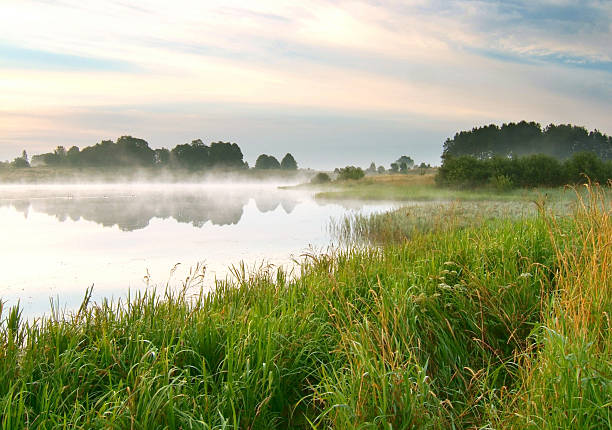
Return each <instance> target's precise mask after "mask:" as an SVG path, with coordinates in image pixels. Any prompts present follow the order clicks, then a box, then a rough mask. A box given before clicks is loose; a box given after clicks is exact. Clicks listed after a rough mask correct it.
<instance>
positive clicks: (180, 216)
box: [0, 184, 392, 316]
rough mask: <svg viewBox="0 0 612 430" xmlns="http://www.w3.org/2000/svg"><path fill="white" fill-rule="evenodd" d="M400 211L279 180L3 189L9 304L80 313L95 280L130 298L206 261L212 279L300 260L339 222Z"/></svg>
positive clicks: (175, 280) (99, 289)
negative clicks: (324, 196)
mask: <svg viewBox="0 0 612 430" xmlns="http://www.w3.org/2000/svg"><path fill="white" fill-rule="evenodd" d="M391 207H392V204H391V203H386V204H381V203H377V204H366V203H360V202H350V203H346V202H342V203H340V202H337V203H334V202H326V203H321V202H317V201H315V200H314V199H313V197H312V195H311V194H310V193H307V192H302V191H293V190H279V189H278V188H277V187H276V186H275V185H267V186H264V185H258V186H255V185H232V186H230V185H211V184H208V185H191V184H190V185H146V184H139V185H123V186H118V185H112V186H111V185H95V186H92V185H90V186H60V185H54V186H51V185H49V186H40V185H39V186H0V223H1V224H0V225H2V245H1V248H0V300H2V301H4V302H7V304H8V305H12V304H15V303H17V301H20V303H21V305H22V308H23V310H24V314H26V315H29V316H31V315H40V314H42V313H45V312H48V311H49V309H50V304H49V300H50V298H53V300H54V301H58V302H59V305H60V307H61V308H66V309H73V308H75V307H77V306H78V305H79V304H80V302H81V300H82V298H83V294H84V291H85V289H86V288H87V287H88V286H91V285H94V295H93V298H94V299H95V300H99V299H100V298H102V297H109V298H110V297H114V298H119V297H125V296H126V294H127V291H128V289H129V290H132V291H134V290H139V289H144V288H146V285H147V278H148V279H149V281H148V282H149V285H157V286H165V285H166V284H167V283H168V284H170V285H171V286H179V285H181V281H182V280H184V279H185V277H186V276H187V274H188V273H189V271H190V269H192V268H193V267H194V266H196V265H197V264H201V265H204V266H205V267H206V271H205V277H204V282H205V284H207V285H212V284H213V283H214V279H215V277H217V278H222V279H224V278H225V277H226V276H228V273H229V272H228V267H230V266H231V265H237V264H239V263H240V262H241V261H243V262H245V263H246V265H247V266H248V267H256V266H259V265H261V264H262V263H270V264H274V265H277V266H278V265H284V266H291V262H292V259H293V258H294V257H297V258H299V256H300V255H301V254H302V253H304V252H309V251H324V250H326V249H327V247H328V246H330V245H333V244H332V238H331V237H330V235H329V233H328V231H327V226H328V223H329V221H330V219H332V218H339V217H341V216H342V215H344V214H345V213H347V212H349V211H361V212H364V213H371V212H377V211H383V210H387V209H390V208H391ZM177 264H178V266H176V265H177ZM175 266H176V269H175V270H174V271H173V270H172V269H173V267H175Z"/></svg>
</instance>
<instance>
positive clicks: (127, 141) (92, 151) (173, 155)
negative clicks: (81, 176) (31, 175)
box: [3, 136, 298, 170]
mask: <svg viewBox="0 0 612 430" xmlns="http://www.w3.org/2000/svg"><path fill="white" fill-rule="evenodd" d="M31 161H32V164H33V165H45V166H50V167H102V168H111V167H113V168H114V167H156V166H157V167H171V168H183V169H188V170H202V169H210V168H224V169H226V168H229V169H246V168H248V167H249V165H248V163H247V162H245V161H244V157H243V154H242V150H241V149H240V147H239V146H238V145H237V144H236V143H230V142H221V141H219V142H211V143H210V145H206V144H205V143H204V142H203V141H202V140H201V139H196V140H193V141H192V142H191V143H185V144H179V145H176V146H175V147H174V148H172V149H167V148H159V149H152V148H151V147H149V144H148V142H147V141H146V140H144V139H139V138H136V137H132V136H121V137H120V138H118V139H117V141H116V142H113V141H112V140H103V141H101V142H99V143H97V144H95V145H92V146H87V147H85V148H83V149H79V148H78V147H77V146H72V147H71V148H70V149H68V150H66V149H65V148H64V147H63V146H58V147H57V148H56V149H55V150H54V151H53V152H48V153H44V154H40V155H35V156H33V157H32V160H31ZM3 166H4V167H7V166H10V167H15V168H23V167H30V160H29V159H28V156H27V153H26V152H25V150H24V151H23V153H22V156H21V157H17V158H15V160H14V161H13V162H11V163H3ZM297 167H298V166H297V162H296V161H295V158H294V157H293V155H291V154H289V153H288V154H286V155H285V157H284V158H283V159H282V161H281V162H280V163H279V162H278V160H277V159H276V158H275V157H273V156H269V155H266V154H262V155H260V156H259V158H258V159H257V162H256V164H255V168H256V169H284V170H296V169H297Z"/></svg>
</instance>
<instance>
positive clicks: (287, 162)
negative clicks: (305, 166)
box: [280, 153, 298, 170]
mask: <svg viewBox="0 0 612 430" xmlns="http://www.w3.org/2000/svg"><path fill="white" fill-rule="evenodd" d="M280 168H281V169H283V170H297V168H298V165H297V162H296V161H295V158H293V155H291V154H290V153H287V154H285V156H284V157H283V159H282V160H281V163H280Z"/></svg>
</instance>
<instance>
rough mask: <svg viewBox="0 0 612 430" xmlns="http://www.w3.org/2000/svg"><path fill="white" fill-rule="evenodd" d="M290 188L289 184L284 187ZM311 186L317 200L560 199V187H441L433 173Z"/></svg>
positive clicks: (563, 195)
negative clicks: (543, 197) (502, 188)
mask: <svg viewBox="0 0 612 430" xmlns="http://www.w3.org/2000/svg"><path fill="white" fill-rule="evenodd" d="M287 188H292V187H287ZM298 188H306V189H313V190H315V192H316V194H315V196H316V198H317V199H321V200H341V199H354V200H393V201H454V200H462V201H491V200H495V201H523V202H529V201H533V200H537V199H539V198H541V197H542V196H547V198H548V199H549V200H564V199H565V198H566V193H565V192H564V189H563V188H537V189H522V188H514V189H511V190H504V191H500V190H497V189H495V188H492V187H482V188H478V189H467V188H463V189H462V188H451V187H442V186H439V185H436V184H435V174H434V173H428V174H426V175H418V174H408V175H401V174H396V175H377V176H369V177H365V178H363V179H360V180H346V181H333V182H331V183H328V184H318V185H310V184H308V185H306V184H304V185H301V186H299V187H298Z"/></svg>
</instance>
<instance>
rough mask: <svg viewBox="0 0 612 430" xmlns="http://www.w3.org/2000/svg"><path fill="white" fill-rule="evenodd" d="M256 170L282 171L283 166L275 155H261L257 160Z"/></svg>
mask: <svg viewBox="0 0 612 430" xmlns="http://www.w3.org/2000/svg"><path fill="white" fill-rule="evenodd" d="M255 168H256V169H265V170H269V169H280V168H281V165H280V163H279V162H278V160H277V159H276V158H275V157H274V156H273V155H267V154H261V155H260V156H259V157H257V160H255Z"/></svg>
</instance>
